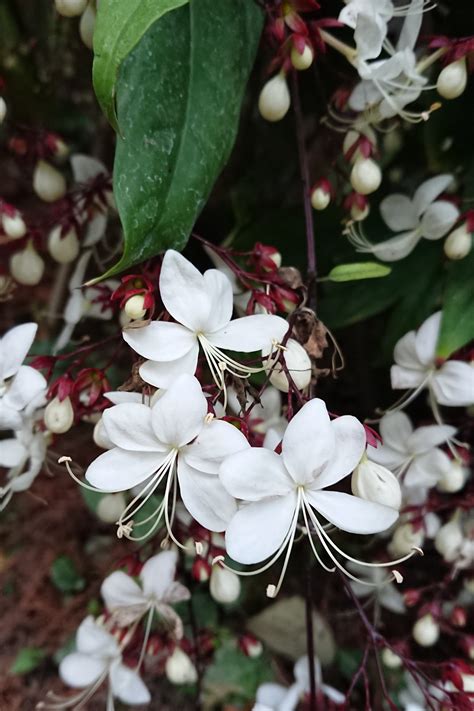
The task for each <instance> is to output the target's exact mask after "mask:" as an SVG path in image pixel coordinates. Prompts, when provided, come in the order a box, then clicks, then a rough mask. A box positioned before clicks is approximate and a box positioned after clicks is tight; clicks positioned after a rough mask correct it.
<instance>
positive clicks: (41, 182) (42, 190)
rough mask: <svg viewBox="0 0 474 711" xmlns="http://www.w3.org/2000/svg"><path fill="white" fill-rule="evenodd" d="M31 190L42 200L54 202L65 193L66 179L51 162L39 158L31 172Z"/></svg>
mask: <svg viewBox="0 0 474 711" xmlns="http://www.w3.org/2000/svg"><path fill="white" fill-rule="evenodd" d="M33 190H34V191H35V193H36V194H37V196H38V197H39V198H40V199H41V200H44V202H55V201H56V200H59V199H60V198H62V197H64V195H65V194H66V181H65V179H64V176H63V175H61V173H60V172H59V170H56V168H55V167H54V166H52V165H51V163H47V162H46V161H45V160H39V161H38V162H37V164H36V167H35V172H34V174H33Z"/></svg>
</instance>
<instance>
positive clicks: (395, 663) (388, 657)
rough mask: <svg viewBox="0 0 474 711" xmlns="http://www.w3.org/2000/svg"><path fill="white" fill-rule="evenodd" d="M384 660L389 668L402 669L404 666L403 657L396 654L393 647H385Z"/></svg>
mask: <svg viewBox="0 0 474 711" xmlns="http://www.w3.org/2000/svg"><path fill="white" fill-rule="evenodd" d="M381 656H382V662H383V663H384V664H385V666H386V667H387V669H400V667H401V666H402V664H403V662H402V660H401V658H400V657H399V656H398V654H395V652H392V650H391V649H388V647H385V648H384V650H383V652H382V655H381Z"/></svg>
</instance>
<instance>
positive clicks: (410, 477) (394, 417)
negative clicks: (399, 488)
mask: <svg viewBox="0 0 474 711" xmlns="http://www.w3.org/2000/svg"><path fill="white" fill-rule="evenodd" d="M455 432H456V428H455V427H450V426H449V425H428V426H426V427H418V428H417V429H416V430H415V429H413V425H412V424H411V422H410V418H409V417H408V415H406V414H405V413H404V412H391V413H390V412H389V413H387V414H386V415H384V416H383V417H382V419H381V420H380V434H381V435H382V439H383V444H382V445H379V446H378V447H377V448H375V447H368V449H367V455H368V457H369V459H371V460H372V461H373V462H376V463H377V464H381V465H382V466H384V467H387V468H388V469H391V470H392V471H394V472H395V473H396V474H398V475H399V476H401V475H402V474H404V484H405V486H409V487H412V486H421V487H432V486H435V484H436V483H437V482H438V481H439V479H441V478H442V477H443V476H444V474H445V473H446V472H447V471H449V469H450V466H451V460H450V458H449V457H448V455H447V454H445V452H443V451H442V450H441V449H440V448H439V445H440V444H444V443H446V442H447V441H448V440H449V439H450V438H452V437H453V435H454V434H455Z"/></svg>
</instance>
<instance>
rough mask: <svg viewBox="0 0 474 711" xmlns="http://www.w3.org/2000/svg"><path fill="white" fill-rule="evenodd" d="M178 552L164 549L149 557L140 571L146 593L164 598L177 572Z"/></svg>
mask: <svg viewBox="0 0 474 711" xmlns="http://www.w3.org/2000/svg"><path fill="white" fill-rule="evenodd" d="M177 564H178V554H177V553H176V551H174V550H171V551H163V552H162V553H158V555H154V556H153V557H152V558H149V559H148V560H147V562H146V563H145V565H144V566H143V568H142V569H141V572H140V580H141V581H142V584H143V591H144V592H145V594H146V595H154V596H155V598H156V599H157V600H162V599H163V598H164V595H165V593H166V591H167V590H168V588H169V587H170V585H171V584H172V582H173V580H174V576H175V574H176V565H177Z"/></svg>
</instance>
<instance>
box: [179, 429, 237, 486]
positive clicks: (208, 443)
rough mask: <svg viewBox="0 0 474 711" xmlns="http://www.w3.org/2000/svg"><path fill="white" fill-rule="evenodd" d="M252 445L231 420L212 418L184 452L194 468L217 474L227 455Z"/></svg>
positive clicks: (187, 460)
mask: <svg viewBox="0 0 474 711" xmlns="http://www.w3.org/2000/svg"><path fill="white" fill-rule="evenodd" d="M249 447H250V445H249V443H248V442H247V439H246V438H245V437H244V435H243V434H242V432H241V431H240V430H239V429H237V427H234V425H231V424H230V423H229V422H222V421H220V420H211V422H209V423H208V424H205V425H204V427H203V429H202V430H201V432H200V433H199V435H198V436H197V438H196V439H195V440H194V442H193V443H192V444H190V445H189V446H188V447H186V449H185V450H183V452H182V454H183V456H184V458H185V460H186V462H187V463H188V464H189V466H191V467H194V469H199V470H200V471H202V472H208V473H210V474H217V473H218V471H219V466H220V464H221V462H222V460H223V459H225V457H228V456H229V455H230V454H235V453H236V452H241V451H242V450H243V449H248V448H249Z"/></svg>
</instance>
